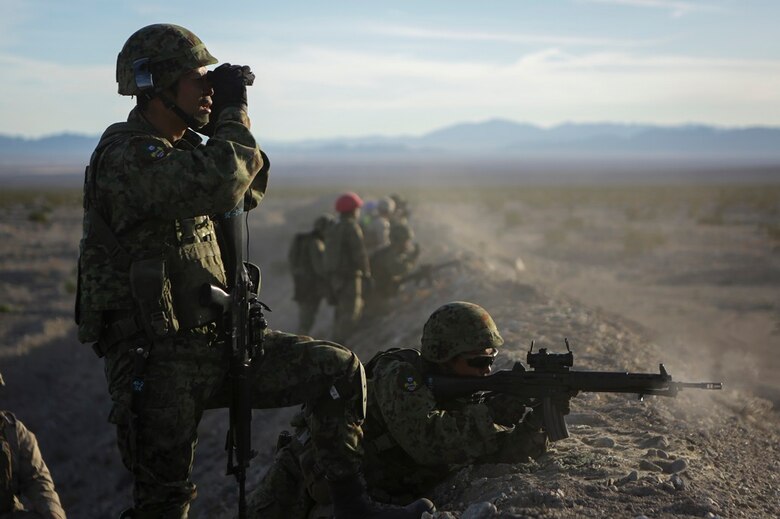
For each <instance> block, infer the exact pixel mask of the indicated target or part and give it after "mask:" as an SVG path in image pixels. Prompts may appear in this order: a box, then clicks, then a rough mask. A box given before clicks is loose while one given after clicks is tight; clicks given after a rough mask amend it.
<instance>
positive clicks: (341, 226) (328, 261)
mask: <svg viewBox="0 0 780 519" xmlns="http://www.w3.org/2000/svg"><path fill="white" fill-rule="evenodd" d="M325 270H326V271H327V272H328V275H329V276H330V277H331V278H337V279H344V278H349V277H354V276H356V275H362V276H363V277H371V268H370V266H369V263H368V254H367V253H366V247H365V245H364V243H363V231H362V230H361V229H360V225H359V224H358V222H357V220H356V219H355V218H354V217H344V216H342V217H341V219H340V220H339V221H338V223H336V225H334V226H333V227H332V228H331V229H330V230H329V231H328V234H327V237H326V238H325Z"/></svg>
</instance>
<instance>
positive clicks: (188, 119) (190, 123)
mask: <svg viewBox="0 0 780 519" xmlns="http://www.w3.org/2000/svg"><path fill="white" fill-rule="evenodd" d="M156 96H157V97H159V98H160V101H162V102H163V105H165V108H167V109H168V110H170V111H172V112H173V113H175V114H176V115H177V116H178V117H179V119H181V120H182V121H184V123H185V124H186V125H187V127H189V128H190V129H192V130H195V131H197V129H198V128H202V127H203V124H201V123H200V121H198V120H196V119H195V118H194V117H192V116H191V115H189V114H187V113H186V112H185V111H184V110H182V109H181V108H179V105H177V104H176V103H174V102H173V99H171V98H170V97H168V96H167V95H165V94H163V93H162V92H158V93H157V94H156Z"/></svg>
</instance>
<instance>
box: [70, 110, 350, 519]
mask: <svg viewBox="0 0 780 519" xmlns="http://www.w3.org/2000/svg"><path fill="white" fill-rule="evenodd" d="M109 139H110V142H109V143H108V144H106V140H109ZM197 139H198V138H197V136H196V135H194V132H192V131H189V130H188V131H187V134H185V137H184V138H183V139H182V140H180V141H178V142H176V143H170V142H168V141H167V140H166V139H165V138H163V137H161V136H160V135H159V134H158V133H157V132H156V130H155V129H154V127H152V126H151V125H150V124H149V123H148V122H146V121H145V119H144V118H143V116H142V115H141V113H140V112H139V111H138V110H134V111H133V112H131V114H130V117H129V118H128V123H127V125H120V127H119V128H118V133H117V128H114V131H111V129H110V130H109V131H108V132H107V133H106V134H105V138H104V139H102V141H101V144H99V145H98V147H99V149H102V154H101V155H100V157H99V158H98V157H95V159H94V160H93V162H92V166H91V168H90V169H91V172H90V175H93V176H94V182H93V184H92V185H93V187H92V188H91V189H94V193H92V194H91V195H90V196H85V198H87V199H89V200H91V203H92V204H96V205H97V206H98V208H99V209H100V212H101V213H102V214H103V217H104V218H105V220H106V223H107V224H108V226H109V227H110V229H111V230H112V232H113V233H114V235H115V237H116V240H117V242H118V245H119V246H120V248H121V249H122V250H124V251H125V254H126V255H127V256H129V258H130V259H133V260H135V259H138V258H156V257H162V258H164V259H165V266H166V270H165V272H166V273H167V274H166V277H165V279H164V288H165V290H164V293H163V299H166V298H169V299H171V300H172V305H168V306H172V307H173V309H174V310H175V311H176V312H178V315H177V316H174V314H171V315H167V316H166V317H165V319H164V323H165V325H166V326H167V328H165V329H166V330H167V334H166V336H164V337H157V338H155V339H154V341H153V344H152V347H151V354H150V356H149V358H148V360H147V361H146V366H145V369H144V373H143V377H144V389H143V393H142V395H141V398H140V399H138V400H137V401H135V402H134V400H133V397H132V395H133V391H132V384H133V379H134V377H135V369H136V368H135V366H136V365H137V361H138V358H137V356H136V354H135V353H134V350H135V349H136V347H137V346H138V345H139V344H143V343H145V342H146V341H147V334H144V332H143V331H142V330H140V329H138V328H137V327H135V328H133V326H132V324H133V323H135V322H138V320H139V319H138V315H137V310H136V302H135V301H134V299H133V297H132V294H131V289H130V287H129V285H130V282H129V270H128V269H127V268H126V265H125V268H122V264H121V262H116V261H112V259H111V255H110V254H107V251H106V247H105V246H104V245H103V244H101V243H99V242H96V238H95V236H94V233H92V232H90V231H92V230H94V229H95V225H96V221H95V219H94V214H95V213H94V212H93V211H92V209H91V208H88V210H87V211H85V219H84V237H83V239H82V243H81V259H80V286H79V290H78V294H79V295H78V308H79V314H80V315H79V323H80V325H79V337H80V339H81V340H82V341H83V342H92V341H96V340H97V341H98V342H97V344H96V350H98V351H99V353H100V354H103V355H105V372H106V379H107V382H108V388H109V392H110V395H111V399H112V401H113V408H112V410H111V414H110V418H109V420H110V421H111V422H112V423H113V424H115V425H116V427H117V436H118V438H117V439H118V445H119V449H120V452H121V455H122V460H123V462H124V464H125V466H126V467H127V468H128V469H129V470H130V471H131V472H132V474H133V476H134V479H135V488H134V499H135V507H136V508H135V515H134V516H133V517H134V518H135V519H145V518H155V519H158V518H163V519H164V518H176V519H180V518H185V517H187V514H188V510H189V504H190V501H191V500H192V499H194V498H195V495H196V492H195V485H194V484H193V483H192V481H191V480H190V474H191V470H192V463H193V458H194V450H195V445H196V444H197V426H198V423H199V421H200V419H201V416H202V414H203V411H204V410H206V409H210V408H215V407H225V406H227V405H228V402H229V394H230V391H229V384H228V378H227V376H228V375H227V374H228V364H229V358H228V356H227V355H226V353H227V349H226V347H225V345H224V342H223V340H222V339H223V337H224V334H223V333H222V331H221V330H220V328H219V325H218V324H216V323H217V322H218V316H214V315H210V314H209V313H208V311H207V310H205V309H200V310H198V305H197V303H196V302H197V301H198V289H199V288H200V287H201V286H202V285H203V283H204V282H209V283H212V284H215V285H217V286H222V287H224V286H225V272H224V266H223V264H222V259H221V252H220V248H219V246H218V245H217V243H218V241H217V236H216V232H215V227H214V223H213V221H212V219H211V218H210V217H209V216H208V215H210V214H215V213H217V214H220V213H224V212H226V211H229V210H230V209H231V208H233V207H235V206H236V205H237V203H238V202H239V201H240V200H242V198H243V197H244V193H245V192H246V191H247V189H248V188H250V185H251V193H252V197H251V199H248V201H247V202H246V207H245V208H246V209H251V208H252V207H254V206H255V205H257V203H258V202H259V201H260V200H261V199H262V197H263V194H264V192H265V187H266V183H267V179H268V175H267V173H268V167H267V162H266V161H265V160H264V155H263V154H262V152H261V151H260V149H259V148H258V146H257V143H256V142H255V139H254V138H253V137H252V134H251V133H250V131H249V120H248V118H247V115H246V112H244V111H243V110H242V109H239V108H236V107H226V108H225V109H224V110H223V111H222V112H221V114H220V116H219V120H218V122H217V123H216V125H215V129H214V134H213V136H212V137H211V138H210V139H209V141H208V143H207V144H206V145H205V146H204V145H201V144H199V143H198V142H197ZM93 167H94V169H92V168H93ZM88 189H90V188H88ZM85 195H87V193H85ZM163 306H165V305H163ZM166 308H168V307H166ZM172 323H178V328H179V331H178V332H175V333H173V329H175V328H173V329H171V328H172V327H173V324H172ZM158 324H159V323H158ZM123 330H124V331H125V333H121V332H122V331H123ZM264 347H265V356H264V357H263V359H262V360H261V361H259V362H255V363H253V365H252V373H251V378H250V381H249V386H250V388H252V390H251V391H252V392H251V395H250V400H251V404H252V406H253V407H254V408H269V407H282V406H290V405H296V404H301V403H307V404H308V407H309V409H311V410H312V412H311V413H312V416H311V419H312V420H313V423H315V426H314V429H313V430H312V436H313V438H314V443H315V444H316V447H317V452H318V455H319V456H321V458H322V460H323V463H324V466H327V467H328V470H329V475H331V476H332V477H336V478H338V477H343V476H346V475H349V474H354V472H355V471H356V470H357V468H358V466H359V460H360V455H361V449H360V438H361V430H360V426H359V423H360V420H361V415H362V409H363V405H364V402H363V398H364V397H363V395H362V385H363V382H362V380H363V375H362V367H361V366H360V363H359V361H358V360H357V357H356V356H355V355H354V354H353V353H351V352H350V351H349V350H347V349H346V348H343V347H340V346H338V345H336V344H333V343H328V342H325V341H313V340H311V339H310V338H308V337H300V336H294V335H288V334H282V333H278V332H268V334H267V337H266V340H265V345H264ZM358 386H360V387H358ZM332 387H335V388H339V389H338V391H337V392H336V393H335V395H336V396H334V397H333V398H331V396H329V393H328V392H329V388H332ZM341 395H343V398H340V396H341ZM334 398H335V399H334Z"/></svg>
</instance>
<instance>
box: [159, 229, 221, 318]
mask: <svg viewBox="0 0 780 519" xmlns="http://www.w3.org/2000/svg"><path fill="white" fill-rule="evenodd" d="M168 258H169V263H168V266H169V267H170V273H169V274H170V280H169V286H170V287H172V289H171V296H172V305H173V308H174V309H175V317H176V320H177V321H178V325H179V327H180V328H181V329H182V330H189V329H190V328H195V327H196V326H201V325H204V324H206V323H210V322H213V321H215V320H217V318H218V317H219V311H218V310H216V309H215V308H214V307H213V306H205V305H201V302H200V298H199V297H198V294H200V292H201V289H202V287H203V286H204V285H213V286H218V287H222V288H224V287H225V286H226V280H225V273H224V270H223V266H222V257H221V254H220V251H219V245H218V244H217V241H216V240H210V241H199V242H196V243H186V244H184V245H181V246H180V247H179V248H177V249H175V250H173V251H171V253H170V254H169V256H168Z"/></svg>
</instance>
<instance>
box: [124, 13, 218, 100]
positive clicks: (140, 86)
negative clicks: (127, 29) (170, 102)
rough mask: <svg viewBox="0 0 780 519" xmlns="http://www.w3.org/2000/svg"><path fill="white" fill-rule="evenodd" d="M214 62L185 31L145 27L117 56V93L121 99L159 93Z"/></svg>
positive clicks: (162, 26)
mask: <svg viewBox="0 0 780 519" xmlns="http://www.w3.org/2000/svg"><path fill="white" fill-rule="evenodd" d="M215 63H217V59H216V58H215V57H214V56H212V55H211V53H209V51H208V50H207V49H206V46H205V45H204V44H203V42H202V41H201V40H200V38H198V37H197V36H195V34H193V33H192V32H191V31H189V30H188V29H185V28H184V27H180V26H178V25H173V24H170V23H157V24H153V25H147V26H146V27H143V28H141V29H139V30H137V31H136V32H134V33H133V34H132V35H131V36H130V37H129V38H128V39H127V41H126V42H125V44H124V46H123V47H122V50H121V51H120V52H119V55H118V56H117V59H116V82H117V84H118V91H119V93H120V94H121V95H124V96H131V95H135V96H137V95H139V94H142V93H143V94H147V95H150V94H154V93H158V92H160V91H162V90H164V89H166V88H168V87H170V86H171V85H173V84H174V83H175V82H176V80H177V79H178V78H179V77H181V75H182V74H184V73H185V72H187V71H189V70H192V69H196V68H198V67H205V66H206V65H213V64H215Z"/></svg>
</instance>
